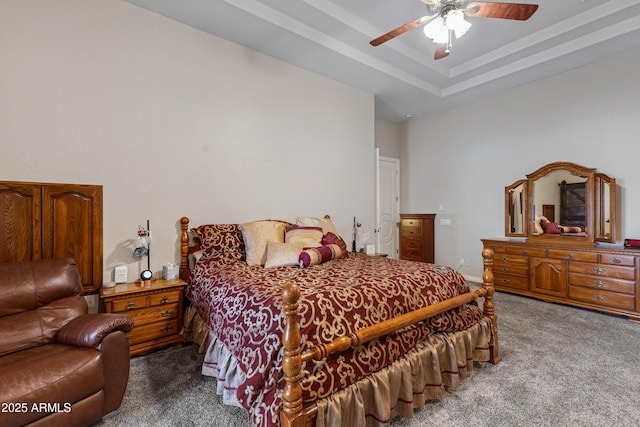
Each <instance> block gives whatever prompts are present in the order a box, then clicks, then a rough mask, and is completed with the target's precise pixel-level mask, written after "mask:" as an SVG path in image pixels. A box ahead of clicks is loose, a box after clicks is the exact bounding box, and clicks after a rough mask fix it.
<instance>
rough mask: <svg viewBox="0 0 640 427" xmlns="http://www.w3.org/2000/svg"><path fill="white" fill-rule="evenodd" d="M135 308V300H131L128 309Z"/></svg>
mask: <svg viewBox="0 0 640 427" xmlns="http://www.w3.org/2000/svg"><path fill="white" fill-rule="evenodd" d="M134 308H136V303H135V302H130V303H129V304H127V310H133V309H134Z"/></svg>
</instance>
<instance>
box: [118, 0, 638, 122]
mask: <svg viewBox="0 0 640 427" xmlns="http://www.w3.org/2000/svg"><path fill="white" fill-rule="evenodd" d="M127 1H128V2H129V3H133V4H136V5H138V6H141V7H143V8H146V9H148V10H151V11H153V12H156V13H158V14H160V15H163V16H166V17H169V18H171V19H174V20H176V21H179V22H182V23H184V24H187V25H189V26H192V27H195V28H198V29H200V30H203V31H206V32H208V33H211V34H214V35H216V36H219V37H222V38H225V39H227V40H230V41H233V42H235V43H238V44H241V45H244V46H247V47H249V48H251V49H254V50H257V51H260V52H263V53H265V54H267V55H269V56H272V57H275V58H278V59H281V60H283V61H285V62H288V63H291V64H294V65H297V66H299V67H302V68H305V69H308V70H311V71H313V72H316V73H318V74H322V75H325V76H328V77H330V78H332V79H335V80H338V81H341V82H344V83H347V84H349V85H351V86H354V87H357V88H360V89H363V90H365V91H367V92H371V93H373V94H375V100H376V101H375V102H376V104H375V107H376V116H377V117H380V118H384V119H387V120H393V121H403V120H406V119H407V117H409V115H410V116H412V117H423V116H426V115H429V114H433V113H435V112H438V111H442V110H443V109H446V108H451V107H452V106H455V105H459V104H461V103H464V102H469V101H471V100H473V99H476V98H478V97H480V96H484V95H487V94H490V93H492V92H496V91H500V90H502V89H505V88H508V87H513V86H516V85H520V84H523V83H526V82H529V81H533V80H538V79H541V78H544V77H547V76H550V75H553V74H556V73H561V72H563V71H567V70H570V69H573V68H576V67H579V66H581V65H585V64H588V63H591V62H594V61H597V60H601V59H603V58H606V57H607V56H609V55H612V54H617V53H621V52H624V51H627V50H630V49H635V48H640V0H609V1H605V0H537V1H536V0H515V1H514V2H516V3H536V4H538V5H539V6H540V7H539V8H538V10H537V12H536V13H535V14H534V15H533V16H532V17H531V18H530V19H529V20H528V21H511V20H504V19H491V18H473V17H468V18H467V20H468V21H470V22H472V23H473V26H472V27H471V29H470V30H469V31H468V32H467V34H466V35H464V36H463V37H462V38H460V39H459V40H454V41H453V48H452V50H451V54H450V55H449V56H448V57H446V58H444V59H441V60H438V61H435V60H434V59H433V54H434V45H433V43H432V42H431V41H430V40H429V39H427V38H426V37H425V36H424V34H423V32H422V30H421V29H420V28H416V29H414V30H412V31H409V32H408V33H405V34H403V35H401V36H399V37H397V38H395V39H393V40H391V41H389V42H386V43H384V44H382V45H381V46H378V47H373V46H371V45H370V44H369V41H370V40H372V39H374V38H376V37H378V36H380V35H382V34H384V33H386V32H388V31H390V30H392V29H394V28H396V27H399V26H400V25H402V24H405V23H407V22H410V21H412V20H414V19H416V18H419V17H421V16H424V15H426V8H425V5H424V4H423V3H421V1H420V0H179V1H176V0H127ZM502 1H509V0H502ZM602 78H603V80H606V79H607V76H602Z"/></svg>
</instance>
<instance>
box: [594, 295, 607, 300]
mask: <svg viewBox="0 0 640 427" xmlns="http://www.w3.org/2000/svg"><path fill="white" fill-rule="evenodd" d="M594 298H595V299H596V300H598V301H604V300H605V297H603V296H602V295H595V296H594Z"/></svg>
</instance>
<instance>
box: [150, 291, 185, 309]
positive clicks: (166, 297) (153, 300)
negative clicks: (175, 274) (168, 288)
mask: <svg viewBox="0 0 640 427" xmlns="http://www.w3.org/2000/svg"><path fill="white" fill-rule="evenodd" d="M181 292H182V291H172V292H163V293H161V294H153V295H150V296H149V305H150V306H155V305H162V304H170V303H174V302H178V301H179V300H180V293H181Z"/></svg>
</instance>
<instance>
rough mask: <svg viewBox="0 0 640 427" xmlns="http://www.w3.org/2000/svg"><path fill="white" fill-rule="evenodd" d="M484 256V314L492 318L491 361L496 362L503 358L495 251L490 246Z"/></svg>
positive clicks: (484, 251)
mask: <svg viewBox="0 0 640 427" xmlns="http://www.w3.org/2000/svg"><path fill="white" fill-rule="evenodd" d="M482 258H483V261H482V262H483V264H484V271H483V273H482V287H483V288H484V289H486V290H487V295H486V296H485V297H484V306H483V311H484V315H485V316H488V317H490V318H491V342H490V343H489V346H490V349H489V351H490V356H489V357H490V359H489V361H490V362H491V363H493V364H496V363H498V362H500V360H502V358H501V357H500V351H499V347H498V316H496V310H495V304H494V303H493V294H494V293H495V288H494V287H493V270H492V267H493V251H492V250H491V249H489V248H485V249H483V250H482Z"/></svg>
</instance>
